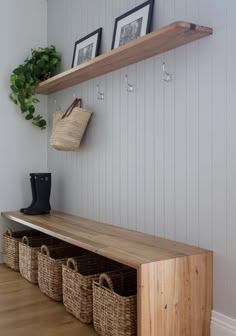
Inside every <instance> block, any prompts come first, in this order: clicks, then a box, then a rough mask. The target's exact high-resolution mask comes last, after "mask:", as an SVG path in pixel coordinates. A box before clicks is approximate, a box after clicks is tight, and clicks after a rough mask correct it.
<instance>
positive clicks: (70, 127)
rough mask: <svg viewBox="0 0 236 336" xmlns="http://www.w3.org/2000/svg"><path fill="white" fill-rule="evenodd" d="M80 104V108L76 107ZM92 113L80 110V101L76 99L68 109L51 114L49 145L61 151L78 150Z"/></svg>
mask: <svg viewBox="0 0 236 336" xmlns="http://www.w3.org/2000/svg"><path fill="white" fill-rule="evenodd" d="M79 102H80V107H77V105H78V103H79ZM91 115H92V112H90V111H88V110H85V109H83V108H82V99H76V100H75V101H74V102H73V103H72V104H71V106H70V107H69V109H68V110H67V111H66V112H65V113H63V112H55V113H54V114H53V127H52V136H51V139H50V144H51V146H52V147H53V148H55V149H57V150H61V151H74V150H76V149H78V148H79V146H80V142H81V140H82V138H83V135H84V132H85V130H86V128H87V125H88V122H89V119H90V118H91Z"/></svg>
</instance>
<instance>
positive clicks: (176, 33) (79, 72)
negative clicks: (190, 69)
mask: <svg viewBox="0 0 236 336" xmlns="http://www.w3.org/2000/svg"><path fill="white" fill-rule="evenodd" d="M212 32H213V30H212V29H211V28H208V27H203V26H199V25H195V24H192V23H189V22H184V21H181V22H174V23H172V24H170V25H168V26H165V27H163V28H161V29H159V30H157V31H155V32H152V33H150V34H147V35H145V36H143V37H141V38H139V39H137V40H135V41H132V42H130V43H128V44H126V45H124V46H122V47H119V48H117V49H113V50H111V51H109V52H107V53H105V54H103V55H100V56H98V57H96V58H95V59H93V60H91V61H89V62H87V63H85V64H82V65H79V66H77V67H75V68H72V69H69V70H67V71H65V72H62V73H61V74H59V75H56V76H54V77H52V78H50V79H48V80H46V81H44V82H42V83H40V84H39V85H38V86H37V87H36V88H35V90H34V91H35V93H38V94H46V95H47V94H51V93H53V92H56V91H59V90H62V89H65V88H68V87H71V86H73V85H76V84H79V83H82V82H85V81H87V80H89V79H92V78H96V77H98V76H101V75H104V74H106V73H109V72H111V71H114V70H118V69H120V68H123V67H125V66H128V65H130V64H134V63H136V62H139V61H142V60H145V59H147V58H149V57H152V56H155V55H158V54H161V53H163V52H166V51H168V50H171V49H175V48H177V47H180V46H183V45H185V44H188V43H190V42H193V41H196V40H199V39H201V38H203V37H205V36H208V35H211V34H212Z"/></svg>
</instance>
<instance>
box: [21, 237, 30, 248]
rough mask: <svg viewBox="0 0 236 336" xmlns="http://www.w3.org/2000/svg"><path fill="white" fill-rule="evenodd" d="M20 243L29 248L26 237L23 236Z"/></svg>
mask: <svg viewBox="0 0 236 336" xmlns="http://www.w3.org/2000/svg"><path fill="white" fill-rule="evenodd" d="M21 242H22V243H23V244H25V245H28V246H29V238H28V237H26V236H24V237H23V238H22V240H21Z"/></svg>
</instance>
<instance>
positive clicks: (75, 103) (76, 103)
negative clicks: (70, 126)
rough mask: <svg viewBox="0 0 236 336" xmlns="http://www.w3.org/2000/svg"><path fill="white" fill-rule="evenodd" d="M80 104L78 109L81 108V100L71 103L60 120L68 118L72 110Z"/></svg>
mask: <svg viewBox="0 0 236 336" xmlns="http://www.w3.org/2000/svg"><path fill="white" fill-rule="evenodd" d="M78 104H80V108H81V107H82V99H81V98H80V99H78V98H76V99H75V100H74V101H73V103H72V104H71V105H70V107H69V108H68V109H67V110H66V112H65V113H64V114H63V115H62V117H61V119H64V118H66V117H69V115H70V114H71V112H72V111H73V109H74V108H75V107H76V106H77V105H78Z"/></svg>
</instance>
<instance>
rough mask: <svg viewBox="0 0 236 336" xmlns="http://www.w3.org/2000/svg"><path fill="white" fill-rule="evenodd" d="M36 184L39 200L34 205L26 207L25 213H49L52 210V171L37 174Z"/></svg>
mask: <svg viewBox="0 0 236 336" xmlns="http://www.w3.org/2000/svg"><path fill="white" fill-rule="evenodd" d="M35 186H36V194H37V201H36V203H35V204H34V206H33V207H31V208H30V209H26V210H25V211H24V213H25V214H26V215H41V214H49V213H50V210H51V206H50V194H51V173H41V174H40V173H39V174H35Z"/></svg>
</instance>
